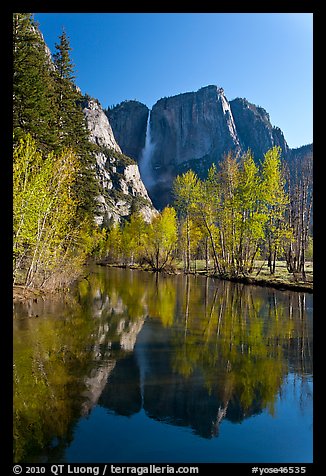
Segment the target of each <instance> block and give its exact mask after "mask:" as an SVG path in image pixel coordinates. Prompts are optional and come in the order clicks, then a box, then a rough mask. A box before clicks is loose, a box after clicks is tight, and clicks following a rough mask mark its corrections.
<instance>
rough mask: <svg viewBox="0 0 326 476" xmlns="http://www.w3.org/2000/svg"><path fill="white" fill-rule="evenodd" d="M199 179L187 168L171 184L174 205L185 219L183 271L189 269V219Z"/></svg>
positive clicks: (196, 197) (195, 198) (196, 195)
mask: <svg viewBox="0 0 326 476" xmlns="http://www.w3.org/2000/svg"><path fill="white" fill-rule="evenodd" d="M198 193H199V181H198V177H197V175H196V174H195V173H194V172H193V171H192V170H188V171H187V172H185V173H184V174H182V175H178V176H177V178H176V179H175V181H174V184H173V194H174V197H175V201H174V203H175V206H176V209H177V210H178V212H179V214H180V216H181V217H182V219H183V220H184V221H185V236H186V248H185V259H184V267H185V271H187V272H189V271H190V261H191V253H190V251H191V226H190V220H191V215H192V212H193V210H194V204H195V202H196V200H197V199H198Z"/></svg>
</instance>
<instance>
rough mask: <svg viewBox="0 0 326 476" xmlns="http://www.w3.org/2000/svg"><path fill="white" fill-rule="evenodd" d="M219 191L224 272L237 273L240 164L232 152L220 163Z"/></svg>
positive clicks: (219, 218)
mask: <svg viewBox="0 0 326 476" xmlns="http://www.w3.org/2000/svg"><path fill="white" fill-rule="evenodd" d="M218 175H219V193H220V200H221V203H222V205H221V207H220V210H219V214H218V222H219V233H220V245H221V255H222V256H221V258H222V259H221V262H222V267H223V270H224V272H228V273H231V275H234V274H236V244H237V240H238V234H239V227H238V226H237V225H238V223H239V202H238V200H239V197H238V195H237V188H238V185H239V177H240V172H239V164H238V161H237V159H236V158H235V157H233V156H232V154H227V155H226V156H225V157H224V159H223V161H222V162H221V164H220V170H219V174H218Z"/></svg>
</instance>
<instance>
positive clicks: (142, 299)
mask: <svg viewBox="0 0 326 476" xmlns="http://www.w3.org/2000/svg"><path fill="white" fill-rule="evenodd" d="M27 316H29V317H27ZM36 316H38V317H36ZM14 327H15V332H14V353H15V367H14V378H15V387H14V388H15V392H14V405H15V413H14V416H15V421H14V435H15V461H26V462H27V461H28V462H32V461H40V460H41V461H58V460H60V461H64V452H65V448H67V447H68V446H69V445H70V443H71V441H72V439H73V429H74V426H75V424H76V422H77V421H78V420H79V419H80V417H81V416H83V415H87V414H89V413H90V412H91V410H92V408H93V407H94V406H95V405H99V406H102V407H104V408H106V409H107V410H108V411H109V412H111V413H112V414H117V415H124V416H128V417H129V416H131V415H134V414H136V413H138V412H139V411H140V410H141V409H143V410H144V411H145V412H146V414H147V416H148V417H149V418H153V419H155V420H158V421H163V422H165V423H169V424H172V425H176V426H186V427H190V428H192V430H193V432H194V433H195V434H197V435H200V436H201V437H204V438H212V437H214V436H217V435H218V434H219V432H220V424H221V422H222V421H223V420H224V419H225V420H229V421H230V422H234V423H235V422H241V421H243V420H244V419H246V418H249V417H251V416H252V415H258V414H259V413H261V412H262V411H266V410H267V411H268V412H269V413H271V414H273V413H274V411H275V409H274V407H275V402H276V400H277V397H278V395H279V394H280V392H282V384H283V382H284V380H285V379H286V376H287V375H288V374H289V373H291V375H294V376H295V378H297V379H298V381H299V382H300V385H301V388H302V392H301V396H300V398H301V400H302V409H303V410H304V402H306V401H307V399H308V398H311V393H312V390H311V374H312V296H311V295H309V294H303V293H291V292H280V291H276V290H273V289H264V288H258V287H251V286H246V285H242V284H234V283H228V282H223V281H222V282H221V281H214V280H211V279H208V278H203V277H194V276H187V277H184V276H176V277H168V276H162V275H156V276H155V275H152V274H149V273H142V272H137V271H130V270H119V269H110V270H107V269H104V268H95V270H93V272H92V273H90V274H89V276H88V277H87V279H83V280H82V281H81V282H80V283H79V285H78V287H77V289H76V293H75V295H74V296H70V297H69V298H66V299H65V301H62V299H61V300H60V299H58V300H57V301H54V300H53V299H52V300H51V302H45V303H43V302H40V303H33V304H29V306H28V307H26V306H22V305H17V306H16V307H15V320H14Z"/></svg>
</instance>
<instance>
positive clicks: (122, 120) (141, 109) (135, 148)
mask: <svg viewBox="0 0 326 476" xmlns="http://www.w3.org/2000/svg"><path fill="white" fill-rule="evenodd" d="M148 113H149V109H148V107H147V106H145V104H142V103H141V102H138V101H124V102H122V103H121V104H118V105H117V106H115V107H113V108H111V109H108V111H107V116H108V118H109V121H110V124H111V125H112V128H113V131H114V136H115V138H116V140H117V141H118V143H119V144H120V146H121V149H122V151H123V153H124V154H126V155H128V156H129V157H132V158H133V159H135V160H138V159H139V157H140V155H141V151H142V149H143V148H144V146H145V136H146V123H147V117H148Z"/></svg>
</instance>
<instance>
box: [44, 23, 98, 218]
mask: <svg viewBox="0 0 326 476" xmlns="http://www.w3.org/2000/svg"><path fill="white" fill-rule="evenodd" d="M59 39H60V42H59V43H57V44H56V45H55V48H56V53H55V54H54V55H53V63H54V66H55V71H54V82H55V91H56V102H57V110H58V115H57V119H56V126H55V127H56V130H57V137H58V149H57V150H59V151H60V150H61V149H62V148H65V147H70V148H73V150H74V151H75V153H76V154H77V156H78V157H79V158H80V164H81V170H80V173H79V174H78V177H77V180H76V184H75V193H76V196H78V197H83V200H82V201H80V203H79V207H78V214H79V215H80V216H81V219H83V217H84V216H85V215H89V214H94V212H95V210H96V200H95V198H96V196H97V195H98V184H97V181H96V178H95V165H96V159H95V155H94V153H93V152H92V145H91V143H90V141H89V131H88V130H87V126H86V121H85V117H84V114H83V111H82V108H81V104H82V102H83V101H82V95H81V93H80V92H79V90H78V89H77V87H76V86H75V84H74V79H75V76H74V66H73V64H72V61H71V59H70V51H71V47H70V44H69V38H68V36H67V34H66V33H65V31H63V33H62V35H61V36H60V38H59Z"/></svg>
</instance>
